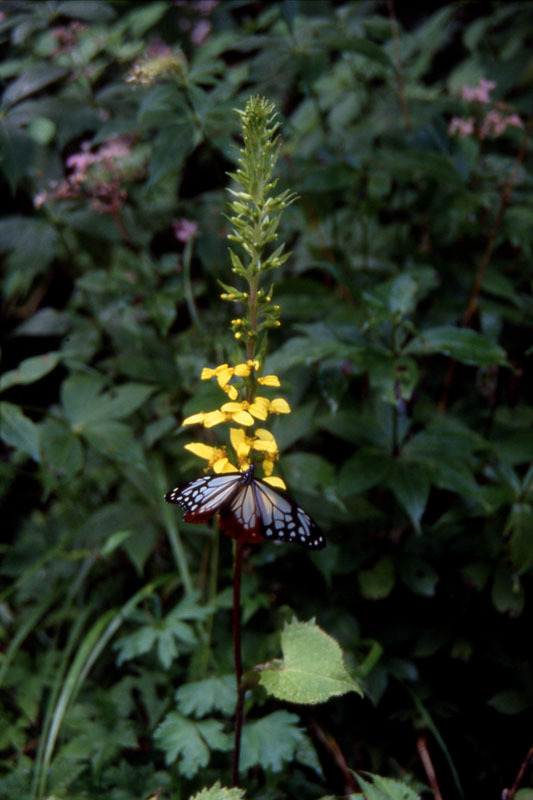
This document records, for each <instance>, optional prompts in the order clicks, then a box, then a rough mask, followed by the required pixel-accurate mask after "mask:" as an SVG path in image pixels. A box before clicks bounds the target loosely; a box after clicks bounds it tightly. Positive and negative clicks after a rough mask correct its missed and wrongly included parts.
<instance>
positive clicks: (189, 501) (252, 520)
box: [165, 464, 326, 550]
mask: <svg viewBox="0 0 533 800" xmlns="http://www.w3.org/2000/svg"><path fill="white" fill-rule="evenodd" d="M165 500H166V501H167V502H168V503H177V504H178V505H179V506H180V507H181V508H182V509H183V510H184V511H185V515H184V517H183V519H184V521H185V522H204V521H206V520H209V519H211V517H213V516H214V515H215V514H216V513H218V518H219V523H220V527H221V529H222V530H223V531H224V532H225V533H227V534H228V535H229V536H231V537H232V538H233V539H237V540H239V541H243V542H251V543H257V542H261V541H263V539H270V540H272V541H283V542H296V543H297V544H301V545H303V546H304V547H307V548H309V549H311V550H320V549H321V548H322V547H325V545H326V542H325V539H324V536H323V535H322V532H321V531H320V528H319V527H318V525H317V524H316V523H315V522H314V520H313V519H311V517H310V516H309V514H307V512H306V511H304V510H303V508H300V506H298V505H297V504H296V503H295V502H294V501H293V500H291V498H290V497H289V496H288V495H287V494H286V493H285V492H283V493H282V492H280V491H279V490H277V489H274V488H273V487H272V486H270V485H269V484H268V483H265V481H261V480H259V479H258V478H256V477H255V470H254V466H253V464H252V465H251V466H250V467H249V468H248V469H247V470H246V471H245V472H227V473H223V474H221V475H208V476H205V477H202V478H196V479H195V480H192V481H189V482H188V483H185V484H183V485H182V486H178V487H176V488H175V489H172V490H171V491H170V492H167V494H166V495H165Z"/></svg>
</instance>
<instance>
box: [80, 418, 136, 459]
mask: <svg viewBox="0 0 533 800" xmlns="http://www.w3.org/2000/svg"><path fill="white" fill-rule="evenodd" d="M83 436H84V438H85V440H86V441H87V442H88V444H90V445H91V447H94V449H95V450H97V451H98V452H99V453H102V455H105V456H108V457H109V458H111V459H113V460H114V461H119V462H123V463H125V464H134V465H136V466H137V467H139V468H141V469H144V467H145V459H144V453H143V449H142V447H141V445H140V443H139V442H138V441H136V440H135V438H134V436H133V433H132V431H131V429H130V428H129V427H128V426H127V425H125V424H124V423H122V422H113V421H109V422H92V423H90V424H89V425H87V427H86V428H85V430H84V431H83Z"/></svg>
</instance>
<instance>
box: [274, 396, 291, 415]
mask: <svg viewBox="0 0 533 800" xmlns="http://www.w3.org/2000/svg"><path fill="white" fill-rule="evenodd" d="M270 411H272V413H273V414H290V413H291V408H290V406H289V404H288V403H287V401H286V400H284V399H283V398H282V397H276V399H275V400H272V402H271V403H270Z"/></svg>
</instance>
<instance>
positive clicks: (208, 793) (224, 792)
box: [190, 781, 244, 800]
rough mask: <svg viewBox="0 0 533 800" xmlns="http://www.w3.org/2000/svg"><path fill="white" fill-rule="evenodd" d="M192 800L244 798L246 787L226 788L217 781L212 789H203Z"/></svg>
mask: <svg viewBox="0 0 533 800" xmlns="http://www.w3.org/2000/svg"><path fill="white" fill-rule="evenodd" d="M190 800H244V789H237V788H234V789H226V787H225V786H221V785H220V781H216V783H214V784H213V785H212V786H211V788H210V789H202V790H201V791H200V792H197V794H195V795H194V796H193V797H191V798H190Z"/></svg>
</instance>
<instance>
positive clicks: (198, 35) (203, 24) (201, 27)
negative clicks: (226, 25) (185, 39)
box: [190, 19, 211, 45]
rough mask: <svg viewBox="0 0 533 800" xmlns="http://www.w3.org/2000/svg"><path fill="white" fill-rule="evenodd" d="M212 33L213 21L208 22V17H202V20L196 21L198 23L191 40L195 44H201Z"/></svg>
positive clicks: (192, 32)
mask: <svg viewBox="0 0 533 800" xmlns="http://www.w3.org/2000/svg"><path fill="white" fill-rule="evenodd" d="M210 33H211V23H210V22H208V21H207V20H206V19H202V20H200V22H197V23H196V25H195V26H194V28H193V29H192V31H191V34H190V39H191V42H192V43H193V44H195V45H200V44H202V42H203V41H204V40H205V39H207V37H208V36H209V34H210Z"/></svg>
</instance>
